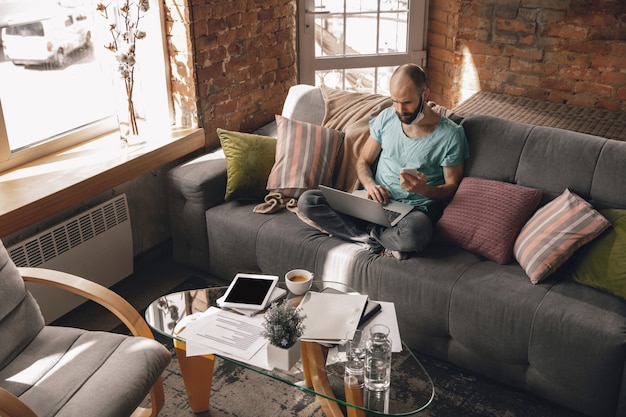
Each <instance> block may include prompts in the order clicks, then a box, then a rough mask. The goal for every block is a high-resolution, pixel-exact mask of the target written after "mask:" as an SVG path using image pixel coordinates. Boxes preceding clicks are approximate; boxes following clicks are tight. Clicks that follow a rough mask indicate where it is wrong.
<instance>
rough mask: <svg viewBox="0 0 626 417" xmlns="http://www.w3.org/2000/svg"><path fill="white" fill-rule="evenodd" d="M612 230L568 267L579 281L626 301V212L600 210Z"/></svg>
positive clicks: (593, 243)
mask: <svg viewBox="0 0 626 417" xmlns="http://www.w3.org/2000/svg"><path fill="white" fill-rule="evenodd" d="M600 214H602V215H603V216H604V217H605V218H606V219H607V220H609V221H610V222H611V224H612V227H611V228H609V229H608V230H606V231H605V232H604V233H602V235H600V237H598V238H597V239H596V240H594V241H593V242H591V243H589V244H588V245H586V246H584V247H583V248H581V249H580V250H579V252H578V253H577V256H576V257H575V258H573V259H572V262H571V263H570V264H569V265H568V267H569V268H568V270H569V273H568V275H569V276H571V277H572V278H573V279H574V280H575V281H577V282H579V283H581V284H585V285H589V286H592V287H595V288H599V289H601V290H604V291H607V292H609V293H611V294H614V295H617V296H619V297H622V298H624V299H626V210H614V209H606V210H600Z"/></svg>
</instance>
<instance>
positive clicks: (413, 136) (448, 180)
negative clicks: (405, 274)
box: [298, 64, 469, 259]
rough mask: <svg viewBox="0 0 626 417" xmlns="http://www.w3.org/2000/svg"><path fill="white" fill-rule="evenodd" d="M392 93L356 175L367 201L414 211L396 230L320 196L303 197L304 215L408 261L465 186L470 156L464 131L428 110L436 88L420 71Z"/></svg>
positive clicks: (410, 70)
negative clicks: (349, 212)
mask: <svg viewBox="0 0 626 417" xmlns="http://www.w3.org/2000/svg"><path fill="white" fill-rule="evenodd" d="M389 91H390V95H391V100H392V103H393V106H392V107H389V108H387V109H385V110H383V111H382V112H381V113H380V114H379V115H378V116H377V117H375V118H374V119H372V120H371V121H370V122H369V124H370V137H369V138H368V139H367V141H366V143H365V145H364V146H363V149H362V152H361V154H360V155H359V158H358V161H357V163H356V170H357V176H358V179H359V181H360V182H361V184H362V185H363V187H364V188H365V190H366V191H367V197H368V198H370V199H373V200H375V201H378V202H380V203H382V204H386V203H387V202H388V201H389V199H393V200H398V201H401V202H404V203H408V204H411V205H413V206H415V207H414V209H413V210H412V211H411V212H410V213H409V214H408V215H407V216H405V217H404V218H403V219H402V220H400V222H399V223H397V224H396V225H395V226H392V227H384V226H380V225H374V224H367V223H364V222H362V221H360V220H358V219H355V218H353V217H349V216H346V215H343V214H341V213H338V212H336V211H335V210H333V209H332V208H331V207H330V206H329V205H328V203H327V202H326V200H325V198H324V196H323V195H322V193H321V192H320V191H319V190H308V191H306V192H305V193H303V194H302V196H300V198H299V200H298V209H299V210H300V212H301V213H302V214H304V215H305V216H307V217H308V218H309V219H311V220H313V221H314V222H315V223H317V224H318V225H319V226H321V227H322V228H323V229H325V230H326V231H327V232H328V233H330V234H331V235H333V236H337V237H339V238H342V239H346V240H350V241H353V242H359V243H363V244H365V245H366V246H367V247H368V249H369V250H370V251H372V252H374V253H384V254H391V255H393V256H394V257H395V258H396V259H406V258H407V257H408V256H410V254H411V253H414V252H420V251H421V250H423V249H424V248H425V247H426V246H427V245H428V243H429V242H430V239H431V236H432V232H433V225H434V223H435V222H436V221H437V220H438V219H439V217H440V216H441V212H442V210H443V203H444V202H445V201H446V200H448V199H450V198H451V197H452V196H453V194H454V193H455V191H456V189H457V188H458V186H459V183H460V182H461V179H462V177H463V166H464V161H465V159H467V158H468V157H469V150H468V145H467V139H466V137H465V132H464V130H463V128H462V127H460V126H458V125H457V124H455V123H454V122H452V121H450V120H449V119H447V118H445V117H441V116H440V115H439V114H438V113H436V112H435V111H434V110H432V109H431V108H430V106H428V105H427V104H426V102H427V100H428V96H429V95H430V90H429V89H428V87H426V76H425V74H424V70H423V69H422V68H421V67H419V66H418V65H414V64H405V65H402V66H400V67H398V68H397V69H396V70H395V71H394V73H393V75H392V77H391V81H390V85H389ZM377 158H378V163H377V165H376V173H375V174H373V173H372V170H371V166H372V165H373V164H374V162H375V161H376V159H377ZM404 167H411V168H417V176H414V175H412V174H409V173H401V170H402V168H404Z"/></svg>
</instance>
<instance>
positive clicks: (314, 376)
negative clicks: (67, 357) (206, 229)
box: [145, 281, 434, 417]
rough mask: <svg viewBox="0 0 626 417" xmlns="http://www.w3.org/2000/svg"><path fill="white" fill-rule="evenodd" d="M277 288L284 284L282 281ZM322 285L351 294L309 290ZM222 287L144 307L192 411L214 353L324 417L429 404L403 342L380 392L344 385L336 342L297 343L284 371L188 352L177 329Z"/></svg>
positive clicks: (205, 402)
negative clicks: (306, 399) (294, 359)
mask: <svg viewBox="0 0 626 417" xmlns="http://www.w3.org/2000/svg"><path fill="white" fill-rule="evenodd" d="M278 286H280V287H281V288H286V287H285V284H284V282H280V283H279V284H278ZM327 287H331V288H334V289H337V290H339V291H343V292H346V293H356V291H354V290H353V289H352V288H350V287H348V286H346V285H344V284H341V283H337V282H329V281H314V282H313V286H312V287H311V291H320V290H321V289H324V288H327ZM227 288H228V287H226V286H224V287H210V288H204V289H196V290H187V291H181V292H176V293H172V294H167V295H165V296H163V297H160V298H158V299H157V300H155V301H154V302H152V304H150V306H148V308H147V309H146V313H145V318H146V321H147V322H148V324H149V325H150V327H151V328H152V329H153V330H154V331H156V332H158V333H159V334H161V335H164V336H166V337H168V338H170V339H172V341H173V343H174V349H175V351H176V356H177V358H178V363H179V365H180V370H181V374H182V376H183V381H184V384H185V389H186V390H187V396H188V398H189V404H190V407H191V409H192V411H193V412H195V413H200V412H203V411H207V410H208V409H209V401H210V397H211V383H212V379H213V367H214V363H215V356H219V357H220V358H221V359H223V360H225V361H228V362H231V363H234V364H236V365H238V366H242V367H244V368H247V369H249V370H252V371H254V372H257V373H259V374H262V375H265V376H267V377H269V378H272V379H275V380H278V381H281V382H283V383H285V384H287V385H290V386H292V387H294V388H296V389H299V390H302V391H305V392H309V393H311V394H313V395H316V398H317V400H318V402H319V403H320V405H321V407H322V409H323V411H324V413H325V414H326V415H327V416H329V417H339V416H344V415H347V416H349V417H364V416H366V415H379V416H408V415H412V414H416V413H418V412H420V411H422V410H424V409H425V408H426V407H428V405H429V404H430V403H431V401H432V399H433V397H434V386H433V383H432V380H431V378H430V376H429V375H428V373H427V372H426V370H425V369H424V368H423V367H422V365H421V364H420V362H419V360H418V359H417V358H416V357H415V356H414V355H413V353H412V352H411V350H410V349H409V348H408V347H407V346H406V345H404V343H403V348H402V352H398V353H395V352H394V353H393V355H392V364H391V366H392V370H391V387H390V388H389V390H387V391H384V392H370V391H368V390H367V389H363V388H358V387H357V388H354V387H350V386H349V385H348V384H345V383H344V368H345V353H344V352H342V347H341V346H330V347H329V346H324V345H322V344H319V343H316V342H301V351H302V352H301V353H302V354H301V358H300V360H299V361H298V363H297V364H296V365H295V366H294V367H293V368H292V369H290V370H289V371H281V370H278V369H274V370H267V369H264V368H261V367H258V366H254V365H250V364H248V363H245V362H244V361H240V360H235V359H231V358H228V357H225V356H223V355H222V356H220V355H203V356H187V355H186V341H185V339H184V338H182V337H180V336H179V335H178V333H179V332H180V329H181V328H182V327H184V325H185V322H186V321H188V320H191V319H193V318H194V317H197V316H198V315H199V314H201V313H202V312H204V311H206V310H207V309H208V308H209V307H216V306H217V304H216V300H217V299H218V298H220V297H221V296H222V295H224V293H225V292H226V289H227ZM287 298H288V299H292V300H291V301H292V302H297V301H298V300H297V298H298V297H297V296H294V295H292V294H290V293H289V292H288V295H287ZM294 298H295V299H294ZM300 298H301V296H300Z"/></svg>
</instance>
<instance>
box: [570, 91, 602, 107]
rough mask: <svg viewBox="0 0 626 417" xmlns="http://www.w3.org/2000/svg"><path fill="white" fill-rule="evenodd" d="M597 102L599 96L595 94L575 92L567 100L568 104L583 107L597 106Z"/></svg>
mask: <svg viewBox="0 0 626 417" xmlns="http://www.w3.org/2000/svg"><path fill="white" fill-rule="evenodd" d="M597 102H598V98H597V97H596V96H595V95H591V94H576V93H574V94H572V95H571V96H570V98H569V99H568V100H567V104H571V105H572V106H581V107H595V106H596V103H597Z"/></svg>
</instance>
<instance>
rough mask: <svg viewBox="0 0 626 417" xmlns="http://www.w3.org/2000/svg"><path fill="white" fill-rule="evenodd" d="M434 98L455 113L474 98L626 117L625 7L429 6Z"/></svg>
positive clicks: (563, 2)
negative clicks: (520, 99) (489, 96)
mask: <svg viewBox="0 0 626 417" xmlns="http://www.w3.org/2000/svg"><path fill="white" fill-rule="evenodd" d="M430 8H431V9H430V16H429V31H428V52H429V54H428V57H429V60H428V71H429V72H428V75H429V79H430V84H431V89H432V90H433V96H432V97H433V99H434V100H435V101H438V102H440V103H442V104H444V105H446V106H448V107H454V106H455V105H456V104H458V103H459V102H460V101H461V100H462V99H463V98H465V97H467V96H468V95H470V94H471V93H473V92H474V91H478V90H483V91H492V92H497V93H504V94H510V95H518V96H526V97H530V98H534V99H539V100H548V101H551V102H557V103H566V104H573V105H578V106H584V107H598V108H604V109H609V110H620V111H626V2H623V1H621V0H500V1H494V0H491V1H490V0H438V1H434V2H431V4H430Z"/></svg>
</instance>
